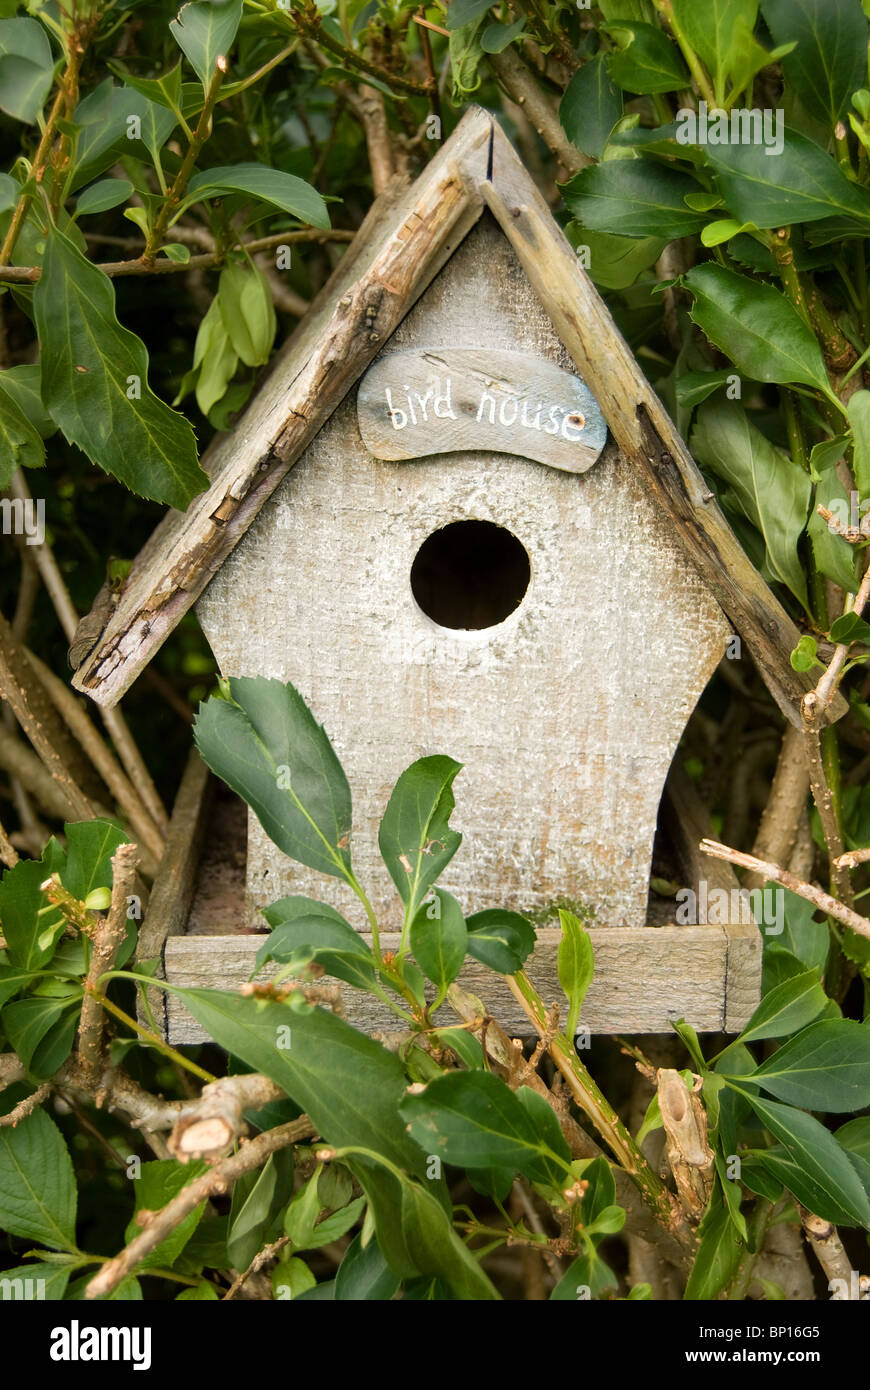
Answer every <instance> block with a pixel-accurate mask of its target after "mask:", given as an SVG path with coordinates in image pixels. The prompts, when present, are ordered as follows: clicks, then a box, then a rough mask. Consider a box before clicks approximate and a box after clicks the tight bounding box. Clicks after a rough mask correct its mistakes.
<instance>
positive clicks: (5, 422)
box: [0, 372, 45, 489]
mask: <svg viewBox="0 0 870 1390" xmlns="http://www.w3.org/2000/svg"><path fill="white" fill-rule="evenodd" d="M5 377H6V373H5V372H0V489H5V488H7V487H8V486H9V484H10V483H11V482H12V478H13V476H14V474H15V471H16V469H18V468H42V467H43V466H44V464H45V445H44V444H43V442H42V438H41V436H40V434H39V431H38V430H36V429H34V427H33V425H32V424H31V423H30V421H29V420H28V418H27V416H26V415H25V413H24V411H23V410H22V409H21V407H20V405H19V404H18V402H17V400H16V399H15V397H14V396H13V395H12V393H11V392H9V391H7V390H6V389H5V385H6V382H5Z"/></svg>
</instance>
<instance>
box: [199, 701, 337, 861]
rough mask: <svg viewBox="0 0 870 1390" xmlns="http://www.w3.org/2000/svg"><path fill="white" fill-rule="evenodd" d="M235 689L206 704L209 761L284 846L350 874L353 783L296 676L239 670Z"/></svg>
mask: <svg viewBox="0 0 870 1390" xmlns="http://www.w3.org/2000/svg"><path fill="white" fill-rule="evenodd" d="M229 692H230V698H229V699H223V698H219V697H217V696H212V698H211V699H209V700H207V701H205V703H204V704H202V705H200V707H199V713H198V715H197V719H196V725H195V729H194V737H195V739H196V746H197V748H198V749H199V751H200V753H201V754H202V757H203V759H204V761H205V762H206V763H208V766H209V767H210V768H211V770H212V772H214V773H216V774H217V776H218V777H220V778H222V779H223V781H224V782H226V783H227V785H228V786H229V787H231V788H232V790H233V791H234V792H237V793H238V794H239V796H241V797H243V798H244V800H245V801H246V802H247V803H248V805H249V806H250V807H251V809H252V810H253V811H254V813H255V814H256V816H257V818H258V820H259V821H260V824H261V825H262V827H263V829H264V830H265V832H266V834H267V835H268V836H269V838H270V840H272V841H273V842H274V843H275V844H276V845H277V846H278V848H279V849H280V850H283V852H284V853H285V854H288V855H289V856H290V858H291V859H296V860H298V862H299V863H300V864H306V865H307V866H308V868H310V869H319V870H320V872H321V873H324V874H329V875H330V876H331V877H333V878H343V879H345V880H346V881H348V882H351V881H352V879H353V874H352V871H351V866H350V848H349V846H350V826H351V800H350V787H349V786H348V783H347V778H346V777H345V775H344V771H343V769H342V766H341V763H340V762H339V761H338V758H337V757H336V755H335V752H334V750H333V747H332V744H331V743H330V742H329V739H328V738H327V735H326V732H325V731H324V729H323V728H322V726H321V725H320V724H318V723H317V721H316V720H315V718H314V716H313V715H312V713H311V711H310V710H309V708H308V706H307V705H306V704H305V701H304V700H303V699H302V696H301V695H300V694H299V692H298V690H295V689H294V687H293V686H292V685H290V683H289V682H288V683H287V684H285V683H284V682H283V681H278V680H267V679H266V678H265V677H260V676H257V677H237V678H234V679H232V680H230V681H229Z"/></svg>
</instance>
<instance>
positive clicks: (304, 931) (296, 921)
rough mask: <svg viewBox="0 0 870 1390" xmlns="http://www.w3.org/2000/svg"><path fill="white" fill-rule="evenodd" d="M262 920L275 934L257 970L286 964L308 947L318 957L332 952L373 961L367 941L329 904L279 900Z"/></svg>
mask: <svg viewBox="0 0 870 1390" xmlns="http://www.w3.org/2000/svg"><path fill="white" fill-rule="evenodd" d="M263 916H264V917H265V919H266V921H267V922H268V923H269V926H270V927H273V928H274V930H273V931H272V933H271V935H270V936H269V937H268V938H267V939H266V941H264V943H263V945H262V946H261V947H260V949H259V951H258V952H257V959H256V962H255V965H256V968H257V969H259V968H260V967H261V966H263V965H265V963H266V961H269V960H277V961H287V960H289V959H290V958H291V957H292V956H293V955H294V953H295V952H296V951H299V950H301V949H303V948H305V947H306V946H308V947H311V948H312V949H313V950H314V954H315V957H317V956H318V954H319V952H320V951H321V949H331V950H336V951H342V952H346V953H349V954H352V955H354V954H355V955H358V956H361V957H363V958H364V959H366V960H371V959H372V953H371V948H370V947H369V946H368V944H367V943H366V941H365V939H364V937H363V936H361V934H360V933H359V932H358V931H354V929H353V927H352V926H351V925H350V923H349V922H347V921H345V919H344V917H342V915H341V913H340V912H338V911H336V909H335V908H334V907H330V906H329V904H328V903H319V902H315V901H314V899H313V898H303V897H296V898H280V899H279V900H278V902H276V903H273V904H272V906H271V907H267V908H264V910H263Z"/></svg>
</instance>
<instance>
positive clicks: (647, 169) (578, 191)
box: [562, 159, 707, 241]
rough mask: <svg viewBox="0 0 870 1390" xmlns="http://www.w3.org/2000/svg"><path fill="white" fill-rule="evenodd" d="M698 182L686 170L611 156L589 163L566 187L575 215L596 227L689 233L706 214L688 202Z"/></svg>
mask: <svg viewBox="0 0 870 1390" xmlns="http://www.w3.org/2000/svg"><path fill="white" fill-rule="evenodd" d="M698 191H699V185H698V184H697V183H696V181H695V180H694V179H692V178H690V177H689V176H688V175H687V174H681V173H678V172H677V170H675V169H669V168H665V166H664V165H661V164H654V163H653V162H652V161H651V160H648V159H613V160H607V161H605V162H604V163H603V164H594V165H590V166H589V167H588V168H587V169H581V170H580V172H579V173H578V174H575V175H574V177H573V178H571V179H569V181H568V182H567V183H566V184H564V185H563V187H562V196H563V197H564V199H565V203H566V206H567V207H568V209H569V211H570V212H571V214H572V216H574V217H576V218H578V219H579V221H581V222H582V223H583V224H584V226H586V227H591V228H592V230H593V231H600V232H615V233H617V234H619V235H620V236H633V237H650V236H654V237H662V238H664V239H665V240H667V241H671V240H672V239H673V238H674V237H682V236H691V235H692V233H693V232H699V231H700V230H701V228H702V227H703V225H704V223H705V222H706V220H707V218H706V214H704V213H700V212H694V211H693V210H692V209H691V208H689V207H687V206H686V201H685V199H686V195H687V194H689V193H697V192H698Z"/></svg>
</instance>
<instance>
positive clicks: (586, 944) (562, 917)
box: [558, 908, 595, 1038]
mask: <svg viewBox="0 0 870 1390" xmlns="http://www.w3.org/2000/svg"><path fill="white" fill-rule="evenodd" d="M559 922H560V924H561V927H562V939H561V941H560V942H559V958H558V966H559V984H560V985H561V986H562V989H563V990H564V991H565V995H566V997H567V1000H568V1018H567V1022H566V1024H565V1032H566V1034H567V1036H568V1037H569V1038H573V1037H574V1036H575V1034H576V1032H577V1023H578V1020H579V1018H580V1009H581V1007H582V1004H583V1000H584V999H585V997H586V991H587V990H588V988H589V986H590V984H591V983H592V975H593V973H594V970H595V958H594V953H593V950H592V942H591V941H590V939H589V933H588V932H587V930H586V928H585V927H584V926H583V923H582V922H580V921H579V920H578V919H577V918H576V917H575V916H574V914H573V913H572V912H565V911H564V910H563V909H561V908H560V909H559Z"/></svg>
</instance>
